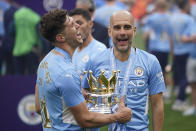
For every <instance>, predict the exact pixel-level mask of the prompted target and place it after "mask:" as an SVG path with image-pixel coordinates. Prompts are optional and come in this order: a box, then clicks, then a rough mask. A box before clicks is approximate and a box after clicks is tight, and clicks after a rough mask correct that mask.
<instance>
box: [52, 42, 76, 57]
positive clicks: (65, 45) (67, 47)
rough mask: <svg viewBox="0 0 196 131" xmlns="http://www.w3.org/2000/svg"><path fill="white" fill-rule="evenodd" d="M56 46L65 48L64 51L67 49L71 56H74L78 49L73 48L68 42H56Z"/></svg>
mask: <svg viewBox="0 0 196 131" xmlns="http://www.w3.org/2000/svg"><path fill="white" fill-rule="evenodd" d="M55 46H56V47H59V48H61V49H63V50H64V51H66V52H67V53H68V54H69V55H70V57H71V58H72V56H73V53H74V51H75V49H76V48H72V47H71V46H69V45H68V44H67V43H61V44H56V45H55Z"/></svg>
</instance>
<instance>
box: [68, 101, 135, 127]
mask: <svg viewBox="0 0 196 131" xmlns="http://www.w3.org/2000/svg"><path fill="white" fill-rule="evenodd" d="M70 110H71V112H72V114H73V115H74V117H75V119H76V121H77V122H78V124H79V126H80V127H82V128H90V127H98V126H103V125H107V124H109V123H113V122H120V123H126V122H128V121H130V119H131V116H132V113H131V109H129V108H127V107H125V105H124V103H123V102H121V104H120V107H119V109H118V111H117V113H115V114H101V113H96V112H89V111H88V109H87V107H86V102H83V103H81V104H79V105H77V106H74V107H71V108H70Z"/></svg>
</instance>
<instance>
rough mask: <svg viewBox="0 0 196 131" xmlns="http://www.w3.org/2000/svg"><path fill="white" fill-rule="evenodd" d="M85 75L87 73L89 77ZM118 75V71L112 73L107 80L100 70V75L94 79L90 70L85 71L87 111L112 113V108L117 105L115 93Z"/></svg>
mask: <svg viewBox="0 0 196 131" xmlns="http://www.w3.org/2000/svg"><path fill="white" fill-rule="evenodd" d="M87 73H89V75H88V76H89V77H88V76H87ZM119 73H120V71H119V70H118V71H117V72H116V71H112V75H111V77H110V78H109V79H107V78H106V77H105V75H104V70H102V71H101V75H100V76H99V77H98V78H97V79H96V78H95V77H94V76H93V72H92V71H91V70H89V72H86V71H85V74H86V77H87V80H88V84H89V87H90V92H89V93H88V95H89V98H88V99H87V103H88V105H89V107H88V108H89V111H91V112H99V113H104V114H111V113H112V107H113V106H115V105H116V104H117V103H119V100H118V97H117V94H116V93H115V88H116V83H117V79H118V75H119Z"/></svg>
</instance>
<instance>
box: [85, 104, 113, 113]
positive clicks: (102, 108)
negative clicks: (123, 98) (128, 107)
mask: <svg viewBox="0 0 196 131" xmlns="http://www.w3.org/2000/svg"><path fill="white" fill-rule="evenodd" d="M89 111H91V112H97V113H102V114H111V113H112V111H111V107H110V106H109V105H99V106H95V107H91V108H90V109H89Z"/></svg>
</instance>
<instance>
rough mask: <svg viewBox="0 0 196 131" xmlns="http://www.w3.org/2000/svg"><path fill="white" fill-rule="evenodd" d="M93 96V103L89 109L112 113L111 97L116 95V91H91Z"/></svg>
mask: <svg viewBox="0 0 196 131" xmlns="http://www.w3.org/2000/svg"><path fill="white" fill-rule="evenodd" d="M89 95H90V96H91V98H92V103H90V104H89V107H88V109H89V111H91V112H97V113H102V114H111V113H112V110H111V107H112V106H111V102H112V101H111V99H112V97H114V96H116V94H115V93H110V94H93V93H89Z"/></svg>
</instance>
